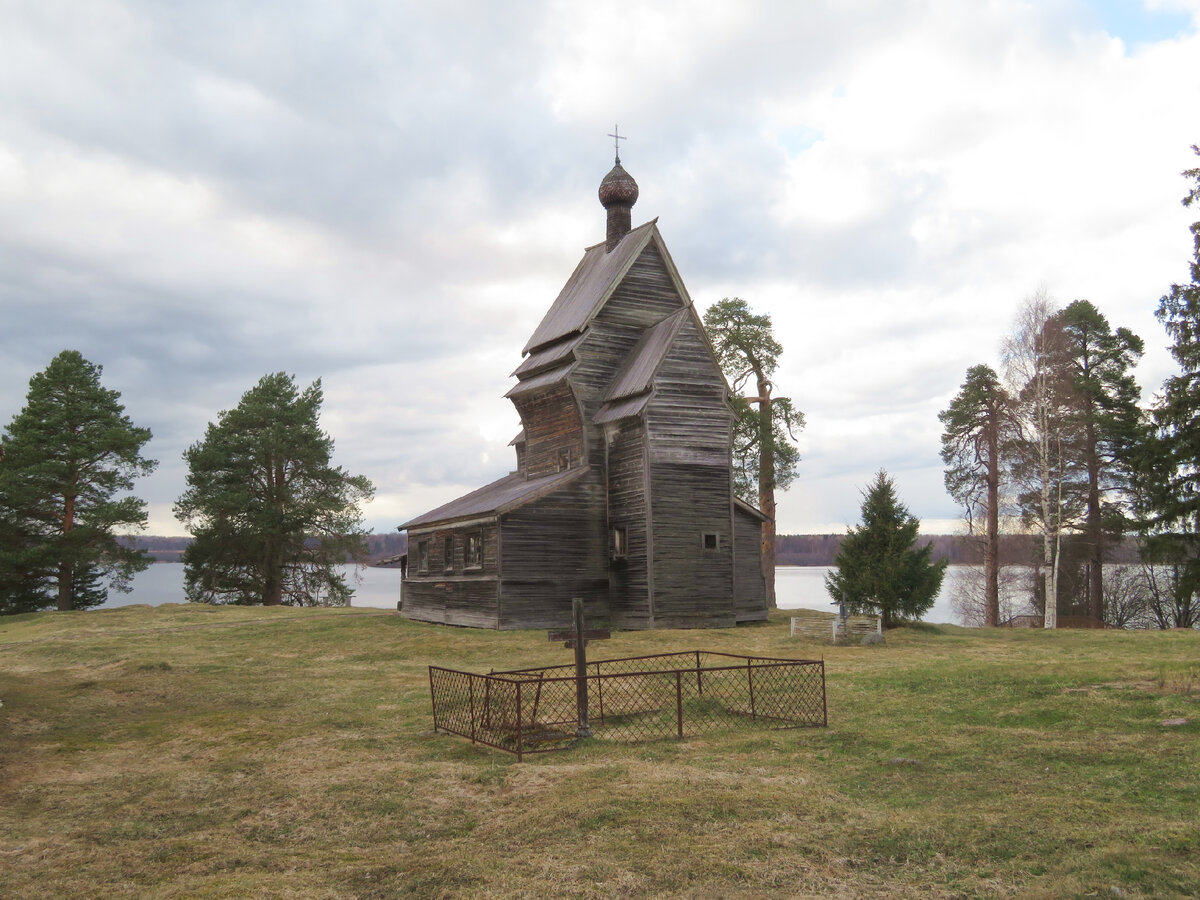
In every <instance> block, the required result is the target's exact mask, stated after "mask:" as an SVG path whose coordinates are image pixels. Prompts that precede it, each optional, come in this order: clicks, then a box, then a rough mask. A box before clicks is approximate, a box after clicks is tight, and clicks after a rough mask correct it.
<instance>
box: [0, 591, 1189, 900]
mask: <svg viewBox="0 0 1200 900" xmlns="http://www.w3.org/2000/svg"><path fill="white" fill-rule="evenodd" d="M786 621H787V620H786V617H785V616H784V614H782V613H779V614H776V615H775V616H774V617H773V618H772V620H771V622H770V623H769V624H767V625H763V626H756V627H749V628H739V629H736V630H728V631H702V632H695V631H690V632H683V631H673V632H672V631H668V632H655V633H617V634H615V635H614V637H613V639H612V640H611V641H608V642H606V643H605V644H602V645H595V646H594V647H593V655H596V654H597V651H602V652H603V655H605V656H625V655H639V654H643V653H653V652H660V651H666V650H681V649H693V648H702V649H713V650H725V651H729V652H734V653H761V654H769V655H778V656H801V657H814V656H824V658H825V660H826V666H827V672H828V699H829V723H830V724H829V728H828V729H800V730H791V731H740V732H723V733H717V734H712V735H708V736H706V737H705V738H703V739H689V740H685V741H660V742H655V743H649V744H637V745H622V744H613V743H607V742H601V741H593V742H589V743H588V744H586V745H582V746H579V747H576V748H574V749H571V750H567V751H564V752H559V753H551V754H545V755H541V756H534V757H531V758H527V760H526V761H525V762H523V763H517V762H516V761H515V758H514V757H512V756H509V755H507V754H503V753H500V752H498V751H493V750H489V749H486V748H481V747H473V746H472V745H471V744H470V742H468V741H466V740H463V739H461V738H456V737H451V736H447V735H440V734H435V733H433V732H432V730H431V729H432V722H431V717H430V711H429V696H428V695H429V683H428V677H427V674H426V666H427V665H428V664H429V663H436V664H440V665H449V666H453V667H460V668H467V669H472V670H475V671H487V670H488V669H490V668H493V667H495V668H514V667H518V666H533V665H540V664H546V663H557V662H567V661H569V659H570V654H569V652H568V651H565V650H563V649H562V647H561V646H559V645H552V644H549V643H548V642H547V640H546V635H545V633H544V632H521V633H503V634H501V633H494V632H480V631H472V630H462V629H451V628H438V627H434V626H426V625H419V624H415V623H412V622H407V621H405V620H403V619H401V618H399V617H398V616H396V615H394V614H387V613H380V612H379V611H368V610H357V609H350V610H338V611H326V610H316V611H314V610H294V609H287V608H284V609H271V610H267V609H255V608H228V609H220V608H207V607H187V606H175V605H168V606H161V607H156V608H149V607H126V608H121V609H116V610H112V611H103V612H86V613H47V614H38V615H30V616H18V617H10V618H3V619H0V702H2V703H3V706H0V896H3V897H5V898H26V897H28V898H34V897H36V898H60V897H61V898H71V897H80V898H83V897H86V898H96V897H130V898H182V897H186V898H207V897H229V898H234V897H237V898H243V897H279V898H349V897H358V898H384V897H409V896H411V897H430V898H438V897H446V898H451V897H454V898H458V897H465V898H482V897H529V898H542V897H580V898H602V897H603V898H608V897H686V898H696V900H701V898H704V900H716V898H751V897H975V896H985V897H1047V898H1049V897H1054V898H1058V897H1195V896H1197V895H1200V824H1198V823H1200V632H1188V633H1180V632H1174V633H1124V632H1057V633H1050V634H1047V633H1044V632H1037V631H1008V630H998V631H991V632H982V631H972V630H965V629H958V628H953V627H948V626H941V627H938V628H936V629H935V628H914V629H900V630H898V631H897V632H893V633H889V634H888V635H887V644H886V645H885V646H883V647H873V648H871V647H844V648H835V647H829V646H822V645H818V644H813V643H807V642H803V641H798V640H793V639H790V638H789V637H788V634H787V631H788V629H787V625H786ZM1180 717H1183V718H1187V719H1188V720H1189V722H1188V724H1186V725H1182V726H1168V725H1163V724H1162V723H1163V722H1164V720H1168V719H1173V718H1180Z"/></svg>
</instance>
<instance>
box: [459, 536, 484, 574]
mask: <svg viewBox="0 0 1200 900" xmlns="http://www.w3.org/2000/svg"><path fill="white" fill-rule="evenodd" d="M463 565H464V566H465V567H466V568H468V569H482V568H483V533H482V532H478V531H477V532H475V533H474V534H468V535H467V551H466V559H465V561H464V563H463Z"/></svg>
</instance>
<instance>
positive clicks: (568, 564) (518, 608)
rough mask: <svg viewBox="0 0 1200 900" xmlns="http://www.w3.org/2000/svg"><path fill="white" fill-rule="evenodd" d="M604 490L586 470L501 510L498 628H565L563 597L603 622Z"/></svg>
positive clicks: (605, 595) (605, 600) (568, 608)
mask: <svg viewBox="0 0 1200 900" xmlns="http://www.w3.org/2000/svg"><path fill="white" fill-rule="evenodd" d="M605 538H606V535H605V526H604V493H603V486H602V484H601V482H600V477H599V475H598V474H594V475H588V476H584V477H582V478H580V479H579V480H578V481H574V482H572V483H571V484H569V485H567V486H565V487H563V488H560V489H559V490H557V491H555V492H554V493H552V494H549V495H547V496H545V497H543V498H541V499H539V500H534V501H532V502H530V503H527V504H525V505H524V506H521V507H518V508H517V509H514V510H512V511H511V512H508V513H505V514H504V515H503V516H502V517H501V537H500V559H501V571H502V572H503V573H504V577H503V580H502V582H501V586H500V617H499V626H498V627H499V628H501V629H514V628H566V627H569V626H570V625H571V624H572V620H571V598H572V597H582V598H583V600H584V603H585V609H586V614H587V617H588V621H589V622H597V623H599V622H607V621H608V620H609V607H608V564H607V563H608V557H607V542H606V539H605Z"/></svg>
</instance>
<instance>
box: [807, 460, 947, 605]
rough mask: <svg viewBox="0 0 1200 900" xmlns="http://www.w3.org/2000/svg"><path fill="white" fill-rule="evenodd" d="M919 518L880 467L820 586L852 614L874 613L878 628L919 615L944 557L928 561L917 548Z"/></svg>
mask: <svg viewBox="0 0 1200 900" xmlns="http://www.w3.org/2000/svg"><path fill="white" fill-rule="evenodd" d="M919 527H920V522H919V521H918V520H917V518H916V517H915V516H913V515H912V514H911V513H910V512H909V511H908V508H907V507H906V506H905V505H904V504H903V503H901V502H900V500H899V499H898V498H897V496H896V488H895V484H894V482H893V481H892V479H891V477H890V476H889V475H888V474H887V472H885V471H883V470H882V469H880V470H879V472H878V473H876V475H875V480H874V482H872V483H871V485H870V486H869V487H868V488H867V490H866V491H864V492H863V503H862V524H861V525H860V526H859V527H857V528H851V529H850V530H849V532H848V533H847V534H846V537H845V538H844V539H843V540H842V545H841V547H840V548H839V549H838V552H837V556H836V557H835V558H834V565H835V566H836V567H837V568H836V570H835V571H833V572H830V573H829V575H827V576H826V577H825V589H826V590H827V591H828V592H829V596H830V597H832V598H833V599H834V601H835V602H841V603H845V604H846V607H847V608H848V609H849V610H851V611H854V612H867V613H876V614H878V615H880V616H881V617H882V619H883V627H884V628H890V627H892V625H894V624H895V623H896V621H897V620H898V619H919V618H920V617H921V616H922V615H924V614H925V613H927V612H928V611H929V610H930V608H931V607H932V606H933V604H934V601H935V600H936V599H937V595H938V591H939V590H941V587H942V578H943V576H944V575H945V573H946V565H947V560H944V559H943V560H938V561H937V562H933V561H932V559H931V557H932V554H933V547H932V545H930V544H926V545H924V546H922V547H917V545H916V544H917V531H918V529H919Z"/></svg>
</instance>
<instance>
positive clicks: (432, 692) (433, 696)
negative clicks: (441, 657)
mask: <svg viewBox="0 0 1200 900" xmlns="http://www.w3.org/2000/svg"><path fill="white" fill-rule="evenodd" d="M429 705H430V706H432V707H433V730H434V731H437V730H438V714H437V690H436V689H435V688H434V686H433V666H430V667H429Z"/></svg>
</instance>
